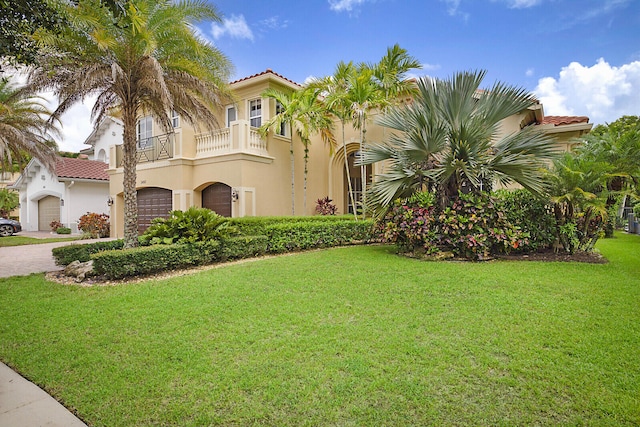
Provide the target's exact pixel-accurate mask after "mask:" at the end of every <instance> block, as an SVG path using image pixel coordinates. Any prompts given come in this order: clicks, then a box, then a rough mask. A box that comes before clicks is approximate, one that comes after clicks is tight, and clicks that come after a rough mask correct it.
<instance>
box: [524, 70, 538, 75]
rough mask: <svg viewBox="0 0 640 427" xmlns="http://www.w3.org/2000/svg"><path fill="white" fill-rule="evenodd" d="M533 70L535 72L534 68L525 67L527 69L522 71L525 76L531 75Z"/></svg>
mask: <svg viewBox="0 0 640 427" xmlns="http://www.w3.org/2000/svg"><path fill="white" fill-rule="evenodd" d="M535 72H536V70H535V69H533V68H527V71H525V72H524V75H525V76H527V77H532V76H533V74H534V73H535Z"/></svg>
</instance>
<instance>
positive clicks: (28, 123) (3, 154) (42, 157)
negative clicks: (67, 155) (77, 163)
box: [0, 78, 59, 170]
mask: <svg viewBox="0 0 640 427" xmlns="http://www.w3.org/2000/svg"><path fill="white" fill-rule="evenodd" d="M50 114H51V113H50V112H49V110H48V109H47V108H46V107H45V106H44V99H43V98H41V97H40V96H37V95H35V94H34V92H31V91H29V90H28V89H27V88H21V87H18V86H15V85H14V84H12V83H11V81H10V80H9V79H7V78H0V169H3V170H12V169H13V168H12V166H13V163H14V162H16V163H18V164H22V163H24V162H25V161H26V160H28V158H29V156H31V157H35V158H37V159H38V160H39V161H40V162H42V163H43V164H45V165H46V166H47V167H51V166H53V164H54V159H55V148H56V146H55V143H54V142H53V139H52V136H53V135H58V134H59V130H58V128H57V127H56V125H57V124H58V123H57V121H54V122H53V123H49V122H48V121H47V120H48V118H49V116H50Z"/></svg>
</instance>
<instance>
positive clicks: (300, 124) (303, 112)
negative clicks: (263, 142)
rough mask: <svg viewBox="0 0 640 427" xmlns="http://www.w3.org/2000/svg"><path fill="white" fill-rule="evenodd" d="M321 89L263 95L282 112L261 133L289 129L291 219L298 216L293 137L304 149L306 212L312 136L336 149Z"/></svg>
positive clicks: (267, 123)
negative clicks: (296, 213) (295, 136)
mask: <svg viewBox="0 0 640 427" xmlns="http://www.w3.org/2000/svg"><path fill="white" fill-rule="evenodd" d="M319 95H320V89H319V88H316V87H305V88H302V89H300V90H297V91H293V92H282V91H279V90H277V89H272V88H269V89H267V90H265V91H264V92H263V93H262V96H263V97H265V98H271V99H274V100H275V101H276V102H277V103H278V105H279V111H278V112H277V114H276V115H274V116H273V117H272V118H271V119H270V120H268V121H267V122H265V123H264V124H263V125H262V126H261V127H260V133H261V134H262V135H265V134H266V133H267V131H268V130H280V129H282V128H283V126H287V127H288V128H289V136H290V141H289V153H290V159H291V215H295V157H294V152H293V148H294V146H293V134H294V132H295V134H296V135H297V136H298V138H300V141H301V142H302V144H303V145H304V196H303V206H304V210H305V212H306V209H307V174H308V163H309V144H310V143H311V134H313V133H320V136H321V138H322V140H323V141H324V142H325V143H329V145H330V147H333V145H334V144H335V140H334V137H333V133H332V132H331V127H332V122H331V119H330V118H329V116H328V115H327V114H326V111H325V110H324V109H323V108H322V106H321V105H320V103H319V100H318V97H319Z"/></svg>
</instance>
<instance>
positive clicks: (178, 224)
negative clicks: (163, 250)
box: [140, 207, 236, 245]
mask: <svg viewBox="0 0 640 427" xmlns="http://www.w3.org/2000/svg"><path fill="white" fill-rule="evenodd" d="M235 233H236V230H235V228H234V227H232V226H230V224H229V218H225V217H223V216H221V215H218V214H216V213H215V212H213V211H212V210H210V209H206V208H196V207H190V208H189V209H187V210H186V211H172V212H171V214H170V215H169V218H156V219H154V220H153V222H152V224H151V226H150V227H149V228H147V230H146V231H145V232H144V234H143V235H142V236H140V239H141V242H142V243H143V244H152V245H156V244H164V245H170V244H173V243H194V242H205V241H208V240H215V239H219V238H221V237H227V236H230V235H233V234H235Z"/></svg>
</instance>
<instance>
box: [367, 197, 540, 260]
mask: <svg viewBox="0 0 640 427" xmlns="http://www.w3.org/2000/svg"><path fill="white" fill-rule="evenodd" d="M497 203H498V199H496V198H495V197H490V196H488V195H481V196H477V195H472V194H460V195H459V197H458V198H456V199H455V200H453V201H452V202H451V203H450V204H449V206H447V207H446V208H445V209H444V210H443V211H442V212H440V213H437V212H436V208H435V206H434V204H433V197H425V195H424V193H419V194H417V195H416V196H413V197H412V198H410V199H408V200H403V201H397V202H396V203H395V204H394V206H393V207H392V208H391V209H390V210H389V212H388V213H387V215H386V216H385V217H384V218H383V220H382V221H380V222H379V223H378V228H377V231H378V233H379V234H380V237H381V238H382V239H383V240H384V241H386V242H391V243H395V244H396V245H397V246H398V249H399V250H400V252H405V253H408V252H413V253H416V252H418V253H424V254H426V255H434V254H437V253H438V252H441V251H452V252H453V253H454V254H455V255H457V256H460V257H464V258H467V259H472V260H483V259H487V258H488V257H489V256H490V255H491V254H496V253H509V252H510V251H512V250H518V249H519V248H521V247H526V246H527V245H528V244H529V241H528V237H529V235H528V233H524V232H522V231H521V230H520V229H519V228H518V227H516V226H514V225H513V224H512V223H511V222H509V221H508V220H507V218H506V216H505V214H504V213H503V212H502V211H501V209H500V207H499V206H498V204H497Z"/></svg>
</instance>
